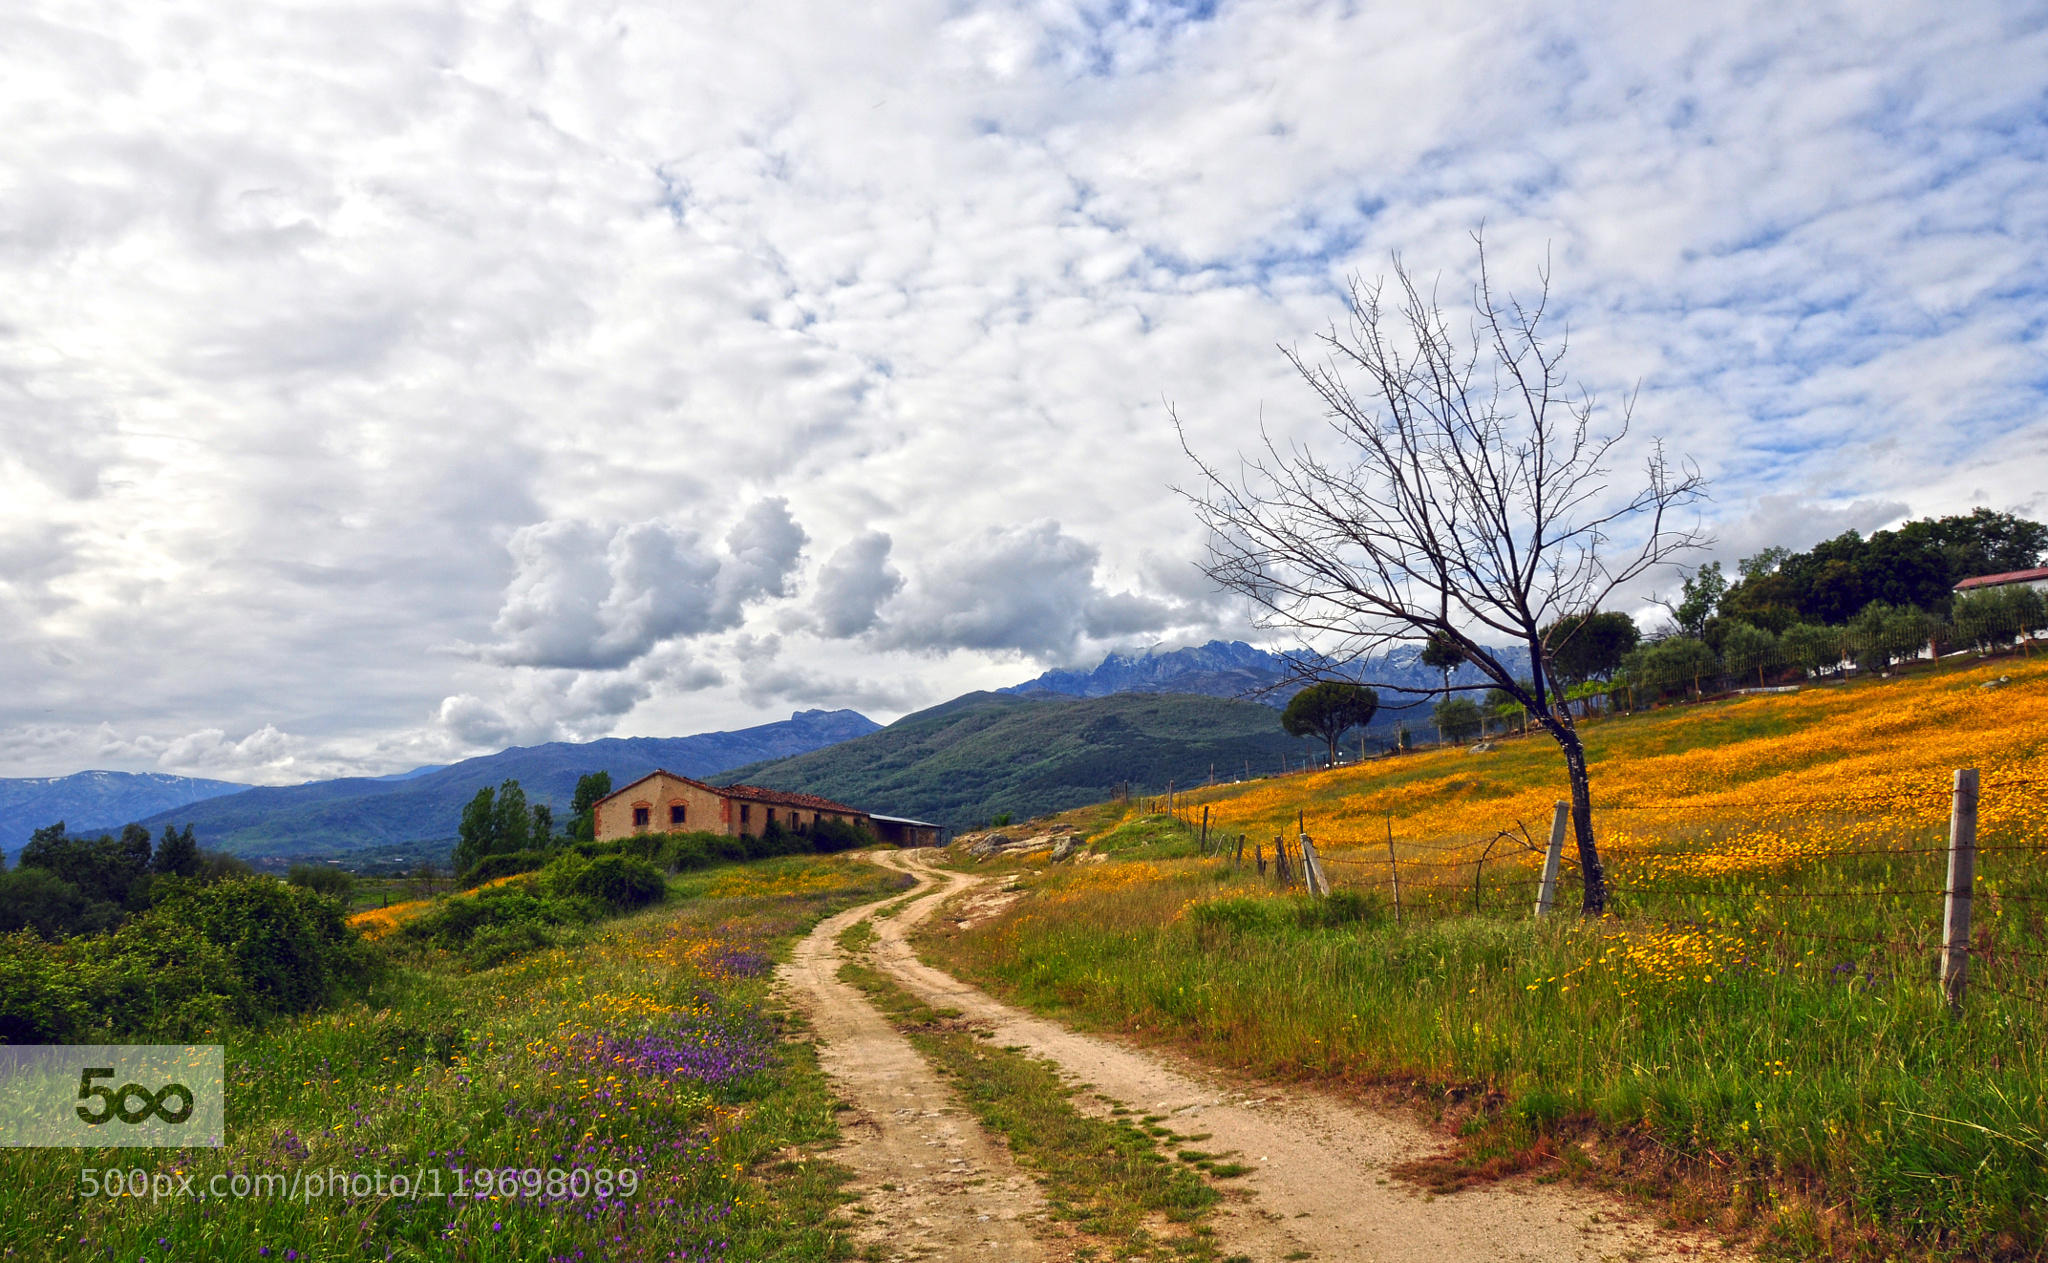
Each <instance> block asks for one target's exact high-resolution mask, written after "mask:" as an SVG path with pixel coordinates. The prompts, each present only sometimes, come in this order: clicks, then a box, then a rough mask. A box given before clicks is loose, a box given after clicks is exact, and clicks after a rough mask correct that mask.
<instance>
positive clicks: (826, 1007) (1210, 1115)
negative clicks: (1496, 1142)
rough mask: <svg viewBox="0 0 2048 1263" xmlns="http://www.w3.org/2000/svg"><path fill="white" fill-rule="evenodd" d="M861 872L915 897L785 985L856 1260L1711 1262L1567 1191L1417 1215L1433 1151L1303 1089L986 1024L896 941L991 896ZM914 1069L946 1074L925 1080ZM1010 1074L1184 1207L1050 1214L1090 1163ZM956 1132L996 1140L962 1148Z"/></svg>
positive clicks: (927, 871)
mask: <svg viewBox="0 0 2048 1263" xmlns="http://www.w3.org/2000/svg"><path fill="white" fill-rule="evenodd" d="M871 858H873V859H874V860H875V862H877V863H879V864H882V865H884V866H886V867H890V868H893V869H897V870H899V871H903V872H907V873H909V874H911V875H912V876H914V877H915V878H916V879H917V880H918V883H919V884H918V887H917V889H916V890H915V891H913V892H912V893H911V894H910V895H908V896H906V897H904V898H901V899H893V900H885V901H882V902H879V903H873V904H868V905H865V906H863V907H860V908H855V909H852V910H850V911H847V912H843V913H840V914H838V915H836V916H834V917H831V918H829V919H827V920H825V921H824V922H822V923H820V925H819V926H818V928H817V929H816V930H815V931H813V932H812V933H811V935H810V936H809V937H808V938H807V939H806V940H805V941H804V942H803V944H802V945H801V947H800V948H799V949H798V950H797V952H796V953H795V954H794V956H793V958H792V959H791V961H790V963H789V964H788V965H786V966H784V968H783V980H784V983H785V985H786V986H787V987H788V989H789V990H790V992H791V993H792V994H793V997H794V998H795V999H796V1000H797V1002H798V1003H799V1004H801V1005H802V1006H803V1007H804V1008H806V1009H807V1010H808V1011H809V1012H810V1013H811V1015H812V1020H813V1022H814V1023H815V1026H816V1031H817V1035H818V1037H819V1039H820V1041H821V1043H822V1047H821V1050H820V1061H821V1065H822V1066H823V1068H824V1070H825V1071H826V1073H827V1075H828V1076H829V1077H830V1079H831V1080H832V1083H833V1086H834V1087H835V1089H836V1090H837V1091H838V1092H839V1093H841V1094H843V1095H844V1096H845V1097H847V1098H848V1099H849V1100H850V1101H851V1102H852V1103H853V1105H854V1108H855V1111H856V1114H855V1116H854V1117H855V1118H856V1119H857V1120H858V1121H857V1122H856V1123H855V1125H854V1126H852V1127H850V1128H848V1129H847V1130H846V1136H847V1139H846V1141H845V1143H844V1148H843V1150H842V1151H841V1152H840V1153H839V1154H837V1155H836V1156H838V1157H839V1158H840V1159H841V1160H843V1161H845V1162H846V1163H847V1164H848V1165H850V1166H851V1167H853V1168H854V1170H855V1171H856V1172H858V1176H857V1180H856V1188H857V1190H858V1191H859V1192H860V1194H861V1196H862V1204H861V1206H860V1207H859V1209H858V1211H857V1215H859V1217H861V1218H863V1219H866V1220H867V1221H868V1222H869V1224H870V1230H869V1231H868V1232H866V1233H865V1234H864V1235H865V1236H866V1237H867V1238H868V1240H869V1242H870V1249H869V1256H870V1257H877V1258H905V1259H908V1258H921V1257H923V1258H967V1257H983V1258H991V1259H997V1258H1000V1259H1038V1258H1089V1257H1097V1256H1096V1254H1095V1253H1094V1251H1095V1250H1097V1249H1107V1250H1108V1251H1111V1252H1114V1253H1116V1254H1118V1255H1120V1256H1123V1257H1129V1256H1132V1255H1137V1256H1140V1257H1146V1256H1152V1257H1162V1258H1170V1257H1186V1258H1215V1259H1229V1260H1256V1261H1257V1263H1266V1260H1280V1259H1308V1258H1314V1259H1330V1260H1339V1259H1357V1260H1386V1261H1388V1263H1395V1261H1400V1260H1416V1261H1417V1263H1451V1261H1453V1260H1467V1259H1470V1260H1481V1259H1484V1260H1496V1259H1499V1260H1509V1259H1512V1260H1553V1259H1554V1260H1597V1259H1614V1258H1627V1259H1653V1258H1667V1257H1680V1256H1691V1257H1698V1256H1699V1255H1701V1254H1702V1253H1710V1254H1719V1253H1722V1252H1721V1251H1720V1249H1719V1247H1716V1246H1714V1245H1712V1244H1711V1243H1709V1242H1706V1241H1704V1240H1702V1239H1699V1238H1696V1237H1691V1236H1680V1235H1677V1234H1673V1233H1669V1232H1662V1231H1657V1230H1655V1229H1653V1228H1651V1227H1650V1226H1649V1225H1648V1224H1646V1223H1644V1222H1642V1221H1640V1220H1637V1219H1634V1218H1632V1217H1631V1216H1629V1215H1628V1214H1626V1213H1625V1212H1623V1211H1622V1209H1621V1208H1620V1207H1619V1206H1618V1205H1617V1204H1615V1203H1612V1202H1609V1201H1607V1200H1605V1199H1603V1198H1601V1197H1600V1196H1599V1195H1597V1194H1594V1193H1591V1192H1587V1191H1585V1190H1581V1189H1575V1188H1570V1187H1566V1186H1562V1185H1538V1184H1534V1183H1530V1182H1526V1181H1525V1182H1513V1181H1510V1182H1506V1183H1496V1184H1487V1185H1482V1186H1477V1187H1472V1188H1468V1189H1466V1190H1464V1191H1461V1192H1457V1193H1453V1194H1449V1195H1445V1196H1434V1195H1431V1194H1428V1193H1426V1192H1424V1191H1422V1190H1421V1189H1419V1188H1417V1187H1415V1186H1413V1185H1411V1184H1407V1183H1404V1182H1402V1181H1400V1180H1398V1179H1396V1178H1395V1176H1394V1175H1393V1171H1394V1169H1395V1168H1396V1167H1398V1166H1400V1164H1402V1163H1403V1162H1407V1161H1411V1160H1415V1159H1418V1158H1422V1157H1425V1156H1426V1155H1428V1154H1429V1153H1431V1152H1432V1151H1434V1150H1435V1149H1437V1148H1438V1147H1439V1143H1438V1140H1437V1138H1435V1137H1433V1136H1432V1135H1431V1134H1430V1133H1429V1132H1427V1131H1426V1130H1425V1129H1424V1128H1422V1127H1421V1126H1420V1125H1418V1124H1417V1123H1415V1122H1413V1121H1411V1120H1410V1119H1408V1118H1406V1117H1403V1116H1400V1115H1397V1114H1393V1113H1389V1112H1382V1111H1379V1110H1375V1109H1372V1108H1369V1107H1366V1106H1362V1105H1359V1104H1356V1103H1353V1102H1350V1101H1344V1100H1339V1099H1336V1098H1334V1097H1328V1096H1323V1095H1320V1094H1317V1093H1315V1092H1311V1091H1305V1090H1303V1089H1300V1088H1298V1087H1289V1088H1285V1089H1282V1088H1279V1087H1267V1086H1261V1085H1259V1084H1257V1083H1255V1082H1250V1081H1246V1080H1243V1079H1239V1080H1236V1081H1232V1082H1225V1081H1223V1080H1221V1079H1220V1078H1218V1077H1217V1076H1216V1075H1214V1074H1213V1073H1211V1072H1208V1071H1205V1070H1204V1069H1202V1068H1200V1067H1197V1066H1195V1065H1193V1064H1192V1063H1189V1062H1186V1061H1182V1060H1179V1059H1177V1058H1174V1057H1172V1056H1171V1055H1169V1054H1163V1053H1160V1052H1158V1051H1155V1050H1140V1049H1138V1048H1136V1047H1133V1046H1130V1045H1126V1044H1123V1043H1120V1042H1117V1041H1114V1040H1111V1039H1106V1038H1100V1037H1096V1036H1091V1035H1085V1034H1080V1033H1077V1032H1075V1031H1072V1030H1068V1029H1066V1028H1064V1027H1062V1026H1060V1025H1058V1024H1056V1023H1053V1022H1049V1021H1046V1020H1044V1019H1042V1018H1037V1017H1033V1016H1030V1015H1028V1014H1025V1013H1023V1012H1020V1011H1018V1010H1016V1009H1013V1008H1010V1007H1009V1006H1007V1005H1004V1004H1001V1003H999V1002H997V1001H995V1000H994V999H991V998H990V997H989V996H988V995H986V994H985V993H983V992H981V991H979V990H977V989H976V988H974V987H972V986H969V985H967V984H965V983H962V982H960V981H958V980H957V979H955V978H953V977H951V976H949V975H947V974H944V973H941V972H939V971H938V970H935V969H933V968H931V967H929V966H928V965H925V964H924V963H922V962H921V961H920V960H918V958H917V957H916V955H915V954H914V953H913V951H912V949H911V946H910V943H909V938H908V936H909V934H910V933H911V931H912V930H913V929H914V928H915V927H916V926H917V925H918V923H919V922H921V921H923V920H925V919H927V918H929V917H930V916H932V915H933V914H934V913H935V912H937V911H938V909H939V908H940V906H941V905H947V906H948V907H951V908H953V909H955V912H954V913H953V915H955V916H959V917H964V918H969V919H971V918H973V917H975V916H977V915H982V914H985V913H986V912H987V911H989V910H991V909H992V907H993V906H994V905H996V904H999V903H1000V902H1002V901H1003V899H1004V895H1003V893H1002V892H1001V891H998V890H995V889H993V888H992V887H993V885H994V883H993V882H991V881H990V880H989V879H988V878H985V877H979V876H975V875H970V874H964V873H958V872H952V871H948V870H946V869H944V868H941V867H939V866H938V864H939V861H938V860H937V859H936V858H935V856H934V855H933V854H931V853H927V852H918V851H905V852H880V853H876V854H874V855H873V856H871ZM849 984H853V985H849ZM856 985H857V986H859V987H860V988H861V989H862V990H865V991H866V992H867V996H866V998H863V996H862V995H861V994H860V992H859V991H856V990H855V986H856ZM885 1018H887V1019H888V1020H885ZM892 1025H893V1026H894V1027H895V1028H896V1029H895V1030H892V1029H891V1026H892ZM947 1031H951V1032H953V1033H955V1034H956V1035H958V1036H959V1037H960V1040H961V1043H959V1044H957V1045H955V1046H954V1048H955V1055H954V1057H953V1060H952V1062H951V1064H953V1065H954V1066H956V1067H959V1066H961V1065H963V1064H964V1066H965V1070H964V1072H960V1071H959V1070H957V1069H956V1070H955V1072H953V1073H951V1074H947V1073H945V1070H946V1067H947V1066H948V1064H949V1061H948V1053H947V1052H946V1050H945V1046H944V1045H943V1044H939V1043H934V1042H933V1041H934V1038H935V1036H942V1035H943V1034H944V1033H945V1032H947ZM899 1032H900V1033H899ZM919 1051H924V1052H925V1053H926V1056H927V1058H928V1059H929V1061H930V1063H931V1064H932V1065H934V1066H937V1067H939V1068H940V1070H941V1073H938V1074H935V1073H933V1070H932V1069H931V1068H929V1067H928V1066H927V1065H926V1064H924V1063H922V1062H920V1059H919V1057H918V1056H917V1053H918V1052H919ZM962 1053H964V1058H965V1060H964V1063H963V1061H962V1059H961V1057H960V1055H959V1054H962ZM1006 1059H1007V1060H1010V1061H1014V1062H1025V1063H1035V1064H1036V1067H1037V1069H1038V1070H1039V1071H1040V1073H1045V1072H1047V1071H1049V1070H1052V1071H1054V1072H1055V1073H1056V1075H1057V1077H1058V1081H1059V1082H1060V1083H1061V1087H1060V1088H1059V1090H1058V1091H1056V1092H1054V1093H1049V1094H1044V1095H1046V1096H1058V1097H1061V1098H1063V1100H1062V1101H1061V1102H1057V1103H1053V1106H1054V1108H1059V1109H1063V1110H1067V1111H1070V1112H1073V1113H1075V1114H1078V1115H1080V1116H1082V1117H1081V1118H1079V1119H1078V1120H1069V1124H1068V1125H1067V1130H1070V1131H1071V1130H1073V1126H1074V1124H1075V1123H1076V1122H1078V1125H1079V1126H1082V1127H1085V1126H1090V1125H1092V1126H1096V1127H1113V1128H1121V1129H1122V1130H1123V1131H1124V1132H1127V1133H1133V1132H1134V1133H1137V1134H1138V1135H1140V1136H1141V1137H1143V1138H1149V1139H1151V1140H1156V1141H1158V1142H1160V1143H1163V1144H1164V1145H1165V1146H1166V1147H1167V1148H1169V1149H1174V1148H1178V1154H1177V1156H1178V1158H1179V1160H1180V1163H1181V1164H1182V1167H1183V1168H1184V1169H1180V1170H1176V1171H1174V1172H1172V1174H1173V1176H1175V1177H1177V1178H1180V1179H1183V1180H1185V1179H1187V1178H1188V1177H1189V1176H1190V1175H1191V1174H1193V1173H1194V1172H1199V1173H1200V1174H1199V1175H1198V1176H1196V1177H1195V1178H1196V1179H1199V1180H1201V1181H1202V1182H1203V1183H1202V1184H1201V1185H1199V1186H1198V1190H1202V1191H1201V1195H1199V1196H1195V1197H1187V1196H1183V1197H1182V1198H1181V1199H1180V1201H1179V1203H1178V1205H1176V1204H1173V1200H1172V1198H1171V1197H1168V1198H1165V1199H1163V1204H1162V1207H1161V1209H1160V1211H1159V1213H1155V1214H1152V1215H1149V1216H1138V1217H1136V1218H1135V1220H1133V1219H1132V1217H1131V1216H1128V1215H1126V1217H1125V1218H1126V1220H1129V1221H1130V1222H1126V1223H1123V1224H1121V1225H1119V1223H1118V1222H1117V1215H1116V1212H1117V1210H1119V1209H1122V1210H1125V1211H1128V1210H1130V1209H1131V1207H1129V1206H1125V1207H1121V1208H1119V1207H1116V1206H1096V1207H1090V1206H1088V1205H1087V1204H1086V1201H1087V1196H1086V1193H1085V1191H1084V1192H1082V1193H1081V1194H1079V1195H1077V1196H1075V1197H1071V1198H1070V1197H1068V1196H1066V1195H1065V1194H1063V1193H1062V1191H1061V1184H1062V1178H1063V1177H1072V1176H1073V1175H1074V1174H1075V1173H1074V1172H1073V1171H1072V1170H1070V1169H1063V1168H1070V1167H1071V1165H1072V1164H1073V1163H1074V1162H1075V1161H1081V1162H1083V1163H1086V1162H1088V1161H1090V1160H1092V1159H1093V1158H1094V1157H1095V1156H1096V1155H1095V1154H1093V1152H1092V1151H1087V1150H1088V1146H1085V1145H1076V1144H1073V1143H1067V1145H1066V1150H1065V1151H1064V1152H1062V1141H1061V1140H1060V1139H1059V1137H1058V1136H1057V1135H1055V1134H1054V1133H1058V1132H1060V1131H1061V1130H1062V1129H1061V1125H1060V1124H1058V1123H1048V1122H1046V1121H1045V1120H1044V1119H1043V1118H1040V1117H1036V1116H1035V1115H1034V1111H1036V1110H1040V1109H1042V1108H1044V1107H1045V1106H1047V1104H1048V1102H1047V1101H1046V1100H1042V1099H1041V1100H1038V1101H1018V1100H1014V1099H1012V1100H1005V1099H1004V1096H1005V1091H1004V1089H1003V1088H1002V1087H1001V1086H1000V1083H999V1082H998V1081H1000V1080H1003V1079H1004V1078H1005V1075H1006V1074H1007V1073H1008V1072H1006V1071H1005V1070H1004V1069H1003V1068H1002V1063H1003V1062H1004V1061H1005V1060H1006ZM1048 1063H1049V1064H1048ZM1055 1068H1056V1070H1055ZM947 1078H950V1079H951V1080H952V1082H951V1084H950V1086H949V1085H948V1083H947V1082H945V1080H946V1079H947ZM963 1105H964V1107H963ZM970 1111H971V1112H973V1113H975V1114H978V1115H979V1116H980V1118H981V1120H982V1122H983V1123H984V1124H985V1125H987V1126H988V1127H989V1128H990V1130H991V1131H994V1132H997V1133H999V1135H1000V1136H1001V1139H991V1138H990V1137H987V1136H984V1135H981V1134H978V1132H979V1129H978V1128H977V1127H976V1126H975V1125H974V1122H973V1120H972V1119H971V1118H970V1117H969V1113H970ZM1049 1137H1050V1138H1049ZM1005 1140H1006V1141H1007V1142H1008V1143H1007V1146H1006V1145H1005V1143H1004V1141H1005ZM1180 1146H1188V1147H1180ZM1196 1146H1198V1147H1196ZM1006 1148H1007V1149H1008V1150H1009V1152H1005V1149H1006ZM1151 1161H1152V1162H1153V1163H1154V1164H1155V1165H1160V1166H1168V1167H1171V1166H1172V1165H1173V1164H1172V1163H1171V1162H1166V1161H1165V1160H1162V1159H1159V1158H1157V1157H1156V1156H1154V1157H1152V1158H1151ZM1020 1163H1021V1164H1022V1165H1025V1166H1029V1167H1033V1168H1035V1169H1036V1171H1037V1174H1038V1175H1039V1176H1040V1179H1041V1181H1042V1182H1043V1183H1044V1184H1045V1185H1046V1187H1047V1189H1048V1190H1049V1193H1048V1195H1047V1196H1045V1197H1040V1196H1039V1194H1038V1193H1037V1191H1036V1190H1035V1189H1033V1188H1032V1187H1031V1185H1030V1184H1029V1182H1028V1181H1026V1180H1025V1179H1024V1178H1022V1177H1023V1172H1021V1171H1020V1169H1019V1166H1020ZM1164 1178H1165V1177H1164V1176H1159V1177H1157V1178H1155V1180H1154V1183H1155V1184H1157V1183H1158V1182H1159V1181H1160V1180H1162V1179H1164ZM1206 1190H1214V1191H1206ZM1101 1196H1103V1195H1102V1194H1100V1193H1098V1198H1100V1197H1101ZM1109 1196H1110V1198H1111V1200H1114V1198H1115V1195H1114V1194H1113V1193H1112V1194H1110V1195H1109ZM1134 1196H1135V1197H1142V1194H1135V1195H1134ZM1105 1238H1107V1239H1105ZM1148 1248H1149V1249H1148Z"/></svg>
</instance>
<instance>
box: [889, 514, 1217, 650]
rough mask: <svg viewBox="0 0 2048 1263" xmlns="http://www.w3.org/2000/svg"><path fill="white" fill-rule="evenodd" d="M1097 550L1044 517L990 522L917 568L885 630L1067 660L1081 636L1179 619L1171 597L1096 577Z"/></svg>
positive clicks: (912, 639) (893, 637) (900, 636)
mask: <svg viewBox="0 0 2048 1263" xmlns="http://www.w3.org/2000/svg"><path fill="white" fill-rule="evenodd" d="M1100 561H1101V552H1100V550H1098V549H1097V548H1096V547H1095V546H1094V545H1092V544H1089V543H1086V542H1085V541H1083V540H1080V539H1077V538H1075V537H1074V536H1072V535H1069V534H1067V533H1066V532H1065V531H1063V530H1061V529H1060V524H1059V523H1058V522H1054V521H1050V520H1046V521H1039V522H1033V523H1030V524H1028V525H1024V526H1014V527H988V528H986V529H984V530H981V531H977V532H975V533H973V534H971V535H968V536H967V537H966V538H964V539H962V540H959V541H958V542H956V543H955V544H953V545H952V546H951V547H949V548H948V549H946V550H945V551H944V552H941V553H939V554H938V555H937V556H936V557H934V558H933V560H932V561H931V562H930V564H929V565H928V566H927V567H926V568H925V569H923V570H921V571H919V572H918V573H917V574H916V576H915V578H914V579H913V580H912V581H911V582H910V584H909V586H908V587H907V588H906V590H905V591H904V593H903V595H902V596H901V597H900V598H898V599H897V600H896V601H895V602H893V603H892V604H891V606H890V608H889V610H888V619H887V623H886V625H885V626H884V628H883V629H882V631H881V633H880V636H881V639H882V640H883V641H884V642H885V643H888V644H893V645H897V646H902V647H910V648H916V649H926V650H946V649H971V650H990V651H996V652H1006V651H1007V652H1014V653H1020V654H1029V655H1032V656H1034V657H1039V658H1045V659H1048V660H1057V661H1065V660H1066V659H1067V658H1068V657H1069V656H1071V655H1072V654H1073V653H1074V651H1075V650H1076V649H1077V648H1078V647H1079V646H1080V645H1081V644H1082V643H1083V642H1084V641H1090V640H1105V639H1114V638H1117V637H1123V636H1129V635H1134V634H1136V633H1140V632H1152V631H1158V630H1160V629H1162V628H1165V627H1168V626H1170V625H1172V624H1173V622H1174V621H1175V619H1176V611H1175V610H1174V609H1173V608H1172V607H1171V606H1169V605H1167V604H1166V603H1164V602H1162V601H1158V600H1154V599H1152V598H1149V597H1145V596H1141V595H1138V594H1136V593H1132V592H1112V591H1108V590H1106V589H1104V588H1103V587H1101V586H1100V585H1099V584H1098V583H1097V580H1096V568H1097V565H1098V564H1099V562H1100Z"/></svg>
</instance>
